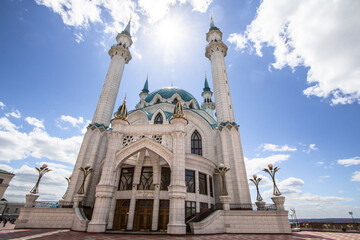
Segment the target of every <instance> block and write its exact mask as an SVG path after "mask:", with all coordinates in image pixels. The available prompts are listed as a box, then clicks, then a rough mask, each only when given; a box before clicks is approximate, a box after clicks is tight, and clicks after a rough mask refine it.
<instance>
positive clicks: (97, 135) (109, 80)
mask: <svg viewBox="0 0 360 240" xmlns="http://www.w3.org/2000/svg"><path fill="white" fill-rule="evenodd" d="M116 41H117V44H116V45H114V46H112V47H111V49H110V50H109V55H110V57H111V62H110V66H109V70H108V72H107V74H106V78H105V82H104V85H103V88H102V90H101V94H100V99H99V101H98V104H97V107H96V110H95V114H94V117H93V120H92V124H90V125H89V127H88V130H87V132H86V133H85V136H84V139H83V142H82V144H81V148H80V151H79V155H78V157H77V160H76V163H75V166H74V170H73V173H72V176H71V182H70V185H69V187H68V191H67V194H66V196H65V199H64V200H65V202H66V203H69V204H70V203H71V202H74V201H75V197H76V193H77V191H78V189H79V187H80V185H81V183H82V179H83V175H82V173H81V172H80V171H79V168H80V167H86V166H90V167H91V168H93V169H94V170H95V172H94V173H92V174H91V175H90V176H89V177H88V180H87V183H86V184H85V189H86V190H85V192H86V193H85V195H86V201H87V204H89V205H92V204H93V203H94V201H95V186H96V185H97V184H98V182H99V178H100V174H101V168H102V167H101V160H102V159H103V158H104V157H105V155H106V149H105V148H104V147H100V146H101V145H102V144H103V143H104V142H106V139H107V137H105V135H107V131H105V129H106V127H109V124H110V119H111V116H112V113H113V110H114V105H115V101H116V96H117V94H118V91H119V87H120V82H121V76H122V74H123V71H124V65H125V63H128V62H129V61H130V60H131V54H130V52H129V47H130V46H131V44H132V40H131V36H130V21H129V23H128V24H127V26H126V28H125V29H124V31H122V32H121V33H120V34H118V35H117V37H116Z"/></svg>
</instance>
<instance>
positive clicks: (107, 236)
mask: <svg viewBox="0 0 360 240" xmlns="http://www.w3.org/2000/svg"><path fill="white" fill-rule="evenodd" d="M0 239H1V240H5V239H19V240H20V239H21V240H26V239H51V240H55V239H59V240H61V239H64V240H75V239H84V240H112V239H121V240H128V239H137V240H147V239H159V240H180V239H194V240H195V239H196V240H225V239H231V240H270V239H271V240H288V239H299V240H300V239H315V240H335V239H336V240H355V239H360V234H357V233H329V232H297V233H293V234H292V235H269V234H217V235H187V236H169V235H134V234H111V233H97V234H94V233H84V232H74V231H71V230H67V229H63V230H54V229H16V230H15V229H4V228H2V227H1V228H0Z"/></svg>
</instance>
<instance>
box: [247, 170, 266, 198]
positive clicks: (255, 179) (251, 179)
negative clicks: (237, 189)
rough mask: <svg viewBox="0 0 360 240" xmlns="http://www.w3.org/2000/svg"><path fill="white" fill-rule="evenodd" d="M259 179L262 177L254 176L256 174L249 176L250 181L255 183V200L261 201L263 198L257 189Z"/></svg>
mask: <svg viewBox="0 0 360 240" xmlns="http://www.w3.org/2000/svg"><path fill="white" fill-rule="evenodd" d="M261 180H262V178H258V177H257V176H256V174H254V175H253V178H250V181H252V182H253V183H254V184H255V187H256V192H257V196H256V201H258V202H261V201H262V200H263V198H262V197H261V195H260V191H259V183H260V181H261Z"/></svg>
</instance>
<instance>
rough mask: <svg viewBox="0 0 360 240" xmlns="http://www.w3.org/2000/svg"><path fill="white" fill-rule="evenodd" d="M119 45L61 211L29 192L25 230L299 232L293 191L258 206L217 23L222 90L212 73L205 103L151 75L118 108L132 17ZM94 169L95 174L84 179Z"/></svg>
mask: <svg viewBox="0 0 360 240" xmlns="http://www.w3.org/2000/svg"><path fill="white" fill-rule="evenodd" d="M116 41H117V44H116V45H113V46H112V47H111V49H110V50H109V55H110V57H111V62H110V66H109V69H108V72H107V75H106V78H105V82H104V85H103V88H102V91H101V95H100V98H99V101H98V104H97V107H96V110H95V114H94V117H93V119H92V122H91V124H90V125H89V126H88V129H87V132H86V134H85V136H84V139H83V143H82V145H81V148H80V152H79V155H78V158H77V161H76V164H75V167H74V171H73V174H72V176H71V181H70V183H69V187H68V189H67V192H66V194H65V196H64V199H63V200H61V201H60V206H61V207H60V208H56V209H54V208H53V209H37V208H34V207H33V206H34V203H35V200H36V197H34V196H33V198H31V196H30V194H29V195H27V204H26V206H25V208H24V209H22V212H21V214H22V215H21V216H20V218H19V221H18V225H17V228H21V227H22V228H40V227H45V226H46V227H48V228H49V227H54V228H71V229H73V230H78V231H87V232H106V231H144V232H150V231H155V232H156V231H166V232H167V233H168V234H186V233H187V232H192V233H194V234H204V233H206V234H209V233H225V232H228V233H240V232H241V233H290V227H289V222H288V217H287V215H288V213H287V211H285V209H284V197H274V199H273V201H274V203H275V204H273V206H274V207H273V208H265V207H264V208H262V209H261V208H258V209H256V207H255V208H254V207H253V205H252V202H251V198H250V192H249V185H248V179H247V174H246V168H245V163H244V156H243V151H242V146H241V140H240V133H239V126H238V124H237V123H236V122H235V118H234V108H233V104H232V100H231V92H230V87H229V80H228V77H227V72H226V64H225V57H226V54H227V50H228V47H227V46H226V45H225V44H224V42H223V41H222V32H221V31H220V29H219V28H218V27H216V26H215V24H214V22H213V20H212V19H211V24H210V28H209V31H208V33H207V34H206V41H207V42H208V44H207V46H206V47H205V56H206V57H207V58H208V59H209V60H210V63H211V72H212V79H213V87H214V89H213V91H212V90H211V89H210V87H209V84H208V81H207V78H206V76H205V79H204V88H203V92H202V97H203V102H202V103H201V105H200V104H199V103H198V101H197V100H196V99H195V98H194V96H193V95H191V94H190V93H189V92H188V91H186V90H184V89H181V88H177V87H163V88H160V89H158V90H155V91H152V92H150V91H149V87H148V86H149V84H148V79H146V82H145V84H144V87H143V89H142V90H141V92H140V94H139V97H140V101H139V103H138V104H137V105H136V108H135V109H134V110H131V111H128V110H127V106H126V101H125V100H124V101H123V104H122V105H121V106H120V107H119V108H118V110H117V111H116V112H115V113H114V107H115V101H116V97H117V94H118V90H119V87H120V83H121V78H122V74H123V71H124V66H125V64H127V63H129V62H130V61H131V58H132V57H131V53H130V50H129V48H130V46H131V45H132V39H131V35H130V22H129V23H128V25H127V26H126V28H125V29H124V30H123V31H122V32H121V33H120V34H118V36H117V37H116ZM213 94H214V100H215V101H214V100H213V98H212V97H213ZM214 111H216V113H214ZM86 167H87V170H91V173H89V175H88V177H87V178H84V171H85V170H84V168H86ZM81 168H82V170H80V169H81ZM85 180H86V181H85ZM80 188H82V190H83V191H80V190H79V189H80ZM31 199H32V200H31ZM34 199H35V200H34ZM261 210H263V211H261ZM259 226H261V227H259Z"/></svg>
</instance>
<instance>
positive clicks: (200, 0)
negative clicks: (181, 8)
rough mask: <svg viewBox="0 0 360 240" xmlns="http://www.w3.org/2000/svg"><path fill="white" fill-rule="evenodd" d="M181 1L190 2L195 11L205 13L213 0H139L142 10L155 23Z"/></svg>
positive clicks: (183, 2)
mask: <svg viewBox="0 0 360 240" xmlns="http://www.w3.org/2000/svg"><path fill="white" fill-rule="evenodd" d="M177 2H178V3H180V4H185V3H190V5H191V6H192V10H193V11H197V12H201V13H205V12H206V11H207V9H208V7H209V6H210V4H211V3H212V0H138V4H139V7H140V9H141V12H142V13H143V14H144V15H146V16H147V17H148V21H149V23H150V24H153V23H155V22H157V21H159V20H161V19H163V18H164V17H166V16H167V15H168V14H169V11H170V7H171V6H173V5H175V4H177Z"/></svg>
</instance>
